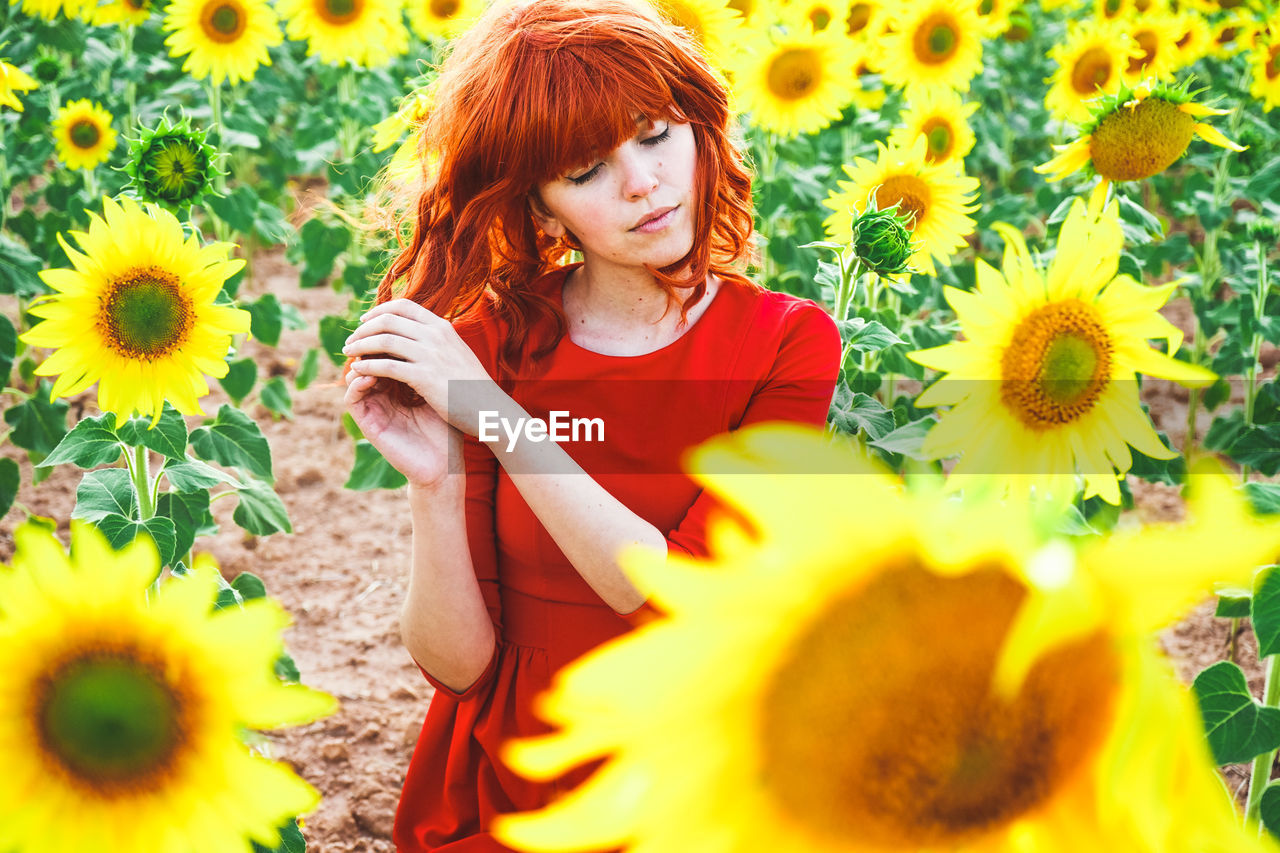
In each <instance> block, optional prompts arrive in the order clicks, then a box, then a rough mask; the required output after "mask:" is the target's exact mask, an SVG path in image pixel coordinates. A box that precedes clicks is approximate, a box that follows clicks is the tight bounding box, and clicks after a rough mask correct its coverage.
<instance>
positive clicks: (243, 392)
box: [218, 358, 258, 406]
mask: <svg viewBox="0 0 1280 853" xmlns="http://www.w3.org/2000/svg"><path fill="white" fill-rule="evenodd" d="M257 381H258V363H257V362H256V361H254V360H253V359H251V358H242V359H240V360H239V361H233V362H231V364H229V365H228V366H227V375H226V376H224V377H222V378H221V379H219V380H218V384H219V385H221V386H222V390H224V391H226V392H227V396H228V397H230V398H231V399H232V400H234V401H235V404H236V405H237V406H238V405H240V402H241V401H242V400H243V399H244V398H245V397H248V396H249V392H250V391H252V390H253V384H254V383H255V382H257Z"/></svg>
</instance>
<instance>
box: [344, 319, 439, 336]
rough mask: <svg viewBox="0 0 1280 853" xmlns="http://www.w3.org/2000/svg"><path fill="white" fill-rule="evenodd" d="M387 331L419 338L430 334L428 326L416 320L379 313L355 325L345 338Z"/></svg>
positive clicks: (386, 332) (385, 332)
mask: <svg viewBox="0 0 1280 853" xmlns="http://www.w3.org/2000/svg"><path fill="white" fill-rule="evenodd" d="M388 333H389V334H396V335H402V336H403V337H406V338H413V339H414V340H421V339H423V338H424V337H426V336H427V335H428V334H430V331H429V326H427V325H426V324H424V323H421V322H419V321H418V320H412V319H409V318H408V317H402V316H401V315H399V314H379V315H378V316H376V317H373V318H371V319H369V320H367V321H365V322H363V323H361V324H360V325H359V326H357V327H356V330H355V331H354V332H352V333H351V335H350V336H349V337H348V338H347V340H348V341H351V340H356V339H359V338H363V337H368V336H369V335H378V334H388Z"/></svg>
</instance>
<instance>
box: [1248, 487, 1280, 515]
mask: <svg viewBox="0 0 1280 853" xmlns="http://www.w3.org/2000/svg"><path fill="white" fill-rule="evenodd" d="M1244 496H1245V497H1246V498H1248V499H1249V506H1250V507H1251V508H1252V509H1253V511H1254V512H1256V513H1258V514H1259V515H1276V514H1278V513H1280V483H1246V484H1245V485H1244Z"/></svg>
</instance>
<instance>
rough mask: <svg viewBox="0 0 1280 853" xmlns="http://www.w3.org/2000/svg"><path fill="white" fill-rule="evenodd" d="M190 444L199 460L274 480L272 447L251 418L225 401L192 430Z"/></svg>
mask: <svg viewBox="0 0 1280 853" xmlns="http://www.w3.org/2000/svg"><path fill="white" fill-rule="evenodd" d="M191 447H192V449H193V450H195V452H196V455H197V456H199V457H200V458H201V459H207V460H209V461H210V462H217V463H218V464H219V465H226V466H229V467H232V468H242V469H244V470H246V471H248V472H249V473H251V474H254V475H256V476H259V477H262V478H263V479H265V480H268V481H271V482H274V481H275V477H273V476H272V474H271V447H270V446H269V445H268V444H267V440H266V438H264V437H263V435H262V430H261V429H259V428H258V425H257V424H256V423H254V421H253V419H252V418H250V417H249V416H248V415H246V414H245V413H244V412H242V411H240V410H239V409H234V408H232V407H231V406H228V405H226V404H225V403H224V404H223V405H222V407H221V408H219V409H218V414H217V416H216V417H215V418H214V419H213V420H212V421H210V422H209V423H208V424H207V425H206V426H202V427H200V428H199V429H197V430H195V431H194V432H192V433H191Z"/></svg>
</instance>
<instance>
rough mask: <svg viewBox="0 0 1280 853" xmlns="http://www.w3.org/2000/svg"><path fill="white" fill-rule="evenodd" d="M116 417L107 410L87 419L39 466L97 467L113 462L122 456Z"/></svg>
mask: <svg viewBox="0 0 1280 853" xmlns="http://www.w3.org/2000/svg"><path fill="white" fill-rule="evenodd" d="M115 426H116V416H115V413H114V412H107V413H106V414H103V415H100V416H99V417H96V418H85V419H84V420H82V421H80V422H79V423H77V424H76V425H75V426H74V427H72V429H71V432H69V433H67V434H66V435H65V436H63V437H62V441H60V442H58V446H57V447H55V448H54V449H53V452H52V453H50V454H49V455H48V456H46V457H45V458H44V461H42V462H41V463H40V464H39V466H38V467H41V468H45V467H49V466H51V465H67V464H70V465H76V466H78V467H80V468H97V467H98V466H99V465H111V464H113V463H115V462H116V460H118V459H119V458H120V437H119V436H117V435H116V430H115Z"/></svg>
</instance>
